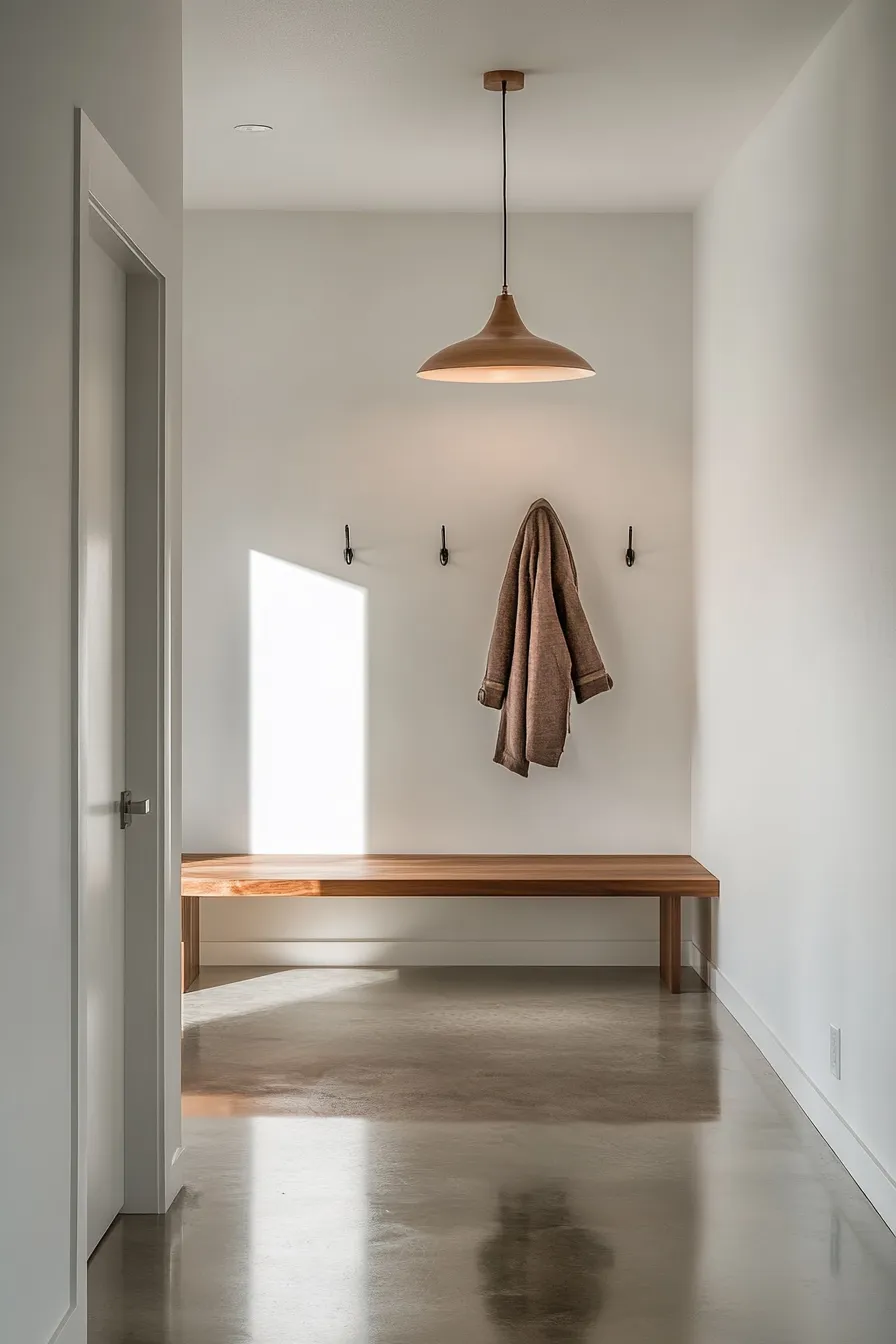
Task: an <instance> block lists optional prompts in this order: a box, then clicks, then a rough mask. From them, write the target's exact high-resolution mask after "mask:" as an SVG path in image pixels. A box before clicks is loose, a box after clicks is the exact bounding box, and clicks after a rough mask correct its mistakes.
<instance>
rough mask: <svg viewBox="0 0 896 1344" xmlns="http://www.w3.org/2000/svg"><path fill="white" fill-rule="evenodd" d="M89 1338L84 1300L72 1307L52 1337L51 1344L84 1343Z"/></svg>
mask: <svg viewBox="0 0 896 1344" xmlns="http://www.w3.org/2000/svg"><path fill="white" fill-rule="evenodd" d="M86 1338H87V1308H86V1305H85V1303H84V1301H83V1300H82V1301H81V1302H79V1304H78V1305H77V1306H76V1307H74V1308H72V1309H71V1310H70V1311H69V1312H68V1313H67V1314H66V1315H65V1317H64V1318H63V1320H62V1321H61V1322H60V1324H59V1327H58V1329H57V1330H56V1331H55V1333H54V1334H53V1335H51V1337H50V1344H84V1341H85V1340H86Z"/></svg>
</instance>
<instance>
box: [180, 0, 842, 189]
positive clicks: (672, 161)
mask: <svg viewBox="0 0 896 1344" xmlns="http://www.w3.org/2000/svg"><path fill="white" fill-rule="evenodd" d="M845 7H846V6H845V0H184V120H185V132H184V133H185V164H184V175H185V182H184V191H185V199H186V204H187V206H188V207H190V208H197V209H198V208H212V209H217V208H221V209H225V208H249V209H295V210H390V209H391V210H490V209H494V208H496V207H497V206H498V205H499V203H500V98H499V97H498V96H497V95H495V94H490V93H486V92H484V90H483V89H482V82H481V74H482V71H483V70H487V69H490V68H492V67H501V68H519V69H523V70H525V71H526V72H527V81H526V89H525V90H524V91H523V92H522V93H518V94H514V95H512V96H510V97H508V106H507V112H508V134H509V144H510V150H509V152H510V177H509V190H510V205H511V208H512V209H513V208H515V209H524V210H571V211H573V210H606V209H610V210H622V209H663V208H667V209H676V208H682V207H685V208H686V207H689V206H691V205H693V204H694V203H695V202H696V201H697V200H698V199H699V198H700V196H701V195H702V193H703V192H704V191H705V189H706V188H707V186H708V185H709V184H710V183H711V182H712V180H713V179H714V177H715V176H716V174H717V173H718V172H719V170H720V168H721V167H722V166H723V164H724V163H725V160H726V158H727V157H728V156H729V155H730V154H731V153H732V151H733V150H734V149H735V148H736V147H737V146H738V145H739V144H740V143H741V142H742V141H743V140H744V138H745V137H746V135H747V134H748V133H749V131H750V130H751V129H752V128H753V126H755V125H756V124H757V123H758V122H759V120H760V119H761V118H762V116H763V114H764V113H765V112H766V111H767V110H768V108H769V107H770V106H771V105H772V103H773V102H774V100H775V99H776V98H777V97H778V95H779V94H780V93H781V92H782V91H783V89H784V88H785V87H786V85H787V83H788V82H789V80H790V79H791V78H792V77H793V75H794V74H795V73H796V71H797V70H798V69H799V67H800V65H801V64H802V63H803V61H805V60H806V58H807V57H808V56H809V54H810V52H811V51H812V50H813V48H814V47H815V46H816V45H817V43H818V42H819V41H820V39H821V37H822V36H823V35H824V33H825V32H826V31H827V29H828V28H829V27H830V26H831V24H832V23H833V22H834V20H835V19H836V18H837V16H838V15H839V14H840V13H841V12H842V11H843V10H844V8H845ZM247 121H260V122H270V123H271V124H272V125H273V126H274V131H273V134H271V135H265V136H257V135H256V136H253V135H238V134H236V133H235V132H234V131H233V129H232V128H233V126H234V124H235V123H236V122H247Z"/></svg>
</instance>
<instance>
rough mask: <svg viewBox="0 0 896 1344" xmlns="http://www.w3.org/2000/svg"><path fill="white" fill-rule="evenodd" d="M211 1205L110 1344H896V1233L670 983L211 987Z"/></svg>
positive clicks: (191, 1219) (126, 1238) (129, 1275)
mask: <svg viewBox="0 0 896 1344" xmlns="http://www.w3.org/2000/svg"><path fill="white" fill-rule="evenodd" d="M204 976H205V978H204V979H203V980H201V981H200V988H199V989H198V991H196V992H194V993H192V994H190V995H189V996H188V997H187V999H186V1001H185V1024H186V1029H185V1036H184V1078H185V1142H186V1144H187V1145H188V1158H187V1173H186V1175H187V1188H186V1189H185V1191H184V1193H183V1194H182V1195H181V1197H180V1199H179V1200H178V1201H177V1203H176V1205H175V1207H174V1209H173V1210H172V1212H171V1213H170V1214H169V1216H168V1217H167V1218H165V1219H160V1218H121V1219H119V1221H118V1222H117V1223H116V1224H115V1225H114V1227H113V1228H112V1230H111V1231H110V1233H109V1234H108V1236H107V1237H106V1239H105V1241H104V1242H103V1243H102V1245H101V1246H100V1248H99V1250H98V1251H97V1253H96V1255H95V1256H94V1258H93V1260H92V1262H91V1266H90V1274H89V1302H90V1341H91V1344H124V1342H125V1341H132V1342H133V1344H237V1342H239V1344H287V1341H289V1344H365V1342H369V1344H501V1341H515V1344H585V1342H586V1341H591V1342H593V1344H893V1341H894V1340H896V1238H894V1237H893V1236H892V1235H891V1234H890V1233H889V1232H888V1230H887V1229H886V1228H885V1226H884V1225H883V1223H882V1222H881V1221H880V1219H879V1218H878V1217H877V1215H876V1214H875V1213H874V1211H873V1210H872V1209H871V1207H870V1205H869V1204H868V1203H867V1202H866V1201H865V1199H864V1198H863V1196H862V1195H861V1194H860V1192H859V1191H858V1189H857V1188H856V1186H855V1185H854V1184H853V1183H852V1181H851V1180H850V1179H849V1177H848V1176H847V1175H846V1173H845V1172H844V1171H843V1169H842V1168H841V1167H840V1166H839V1164H838V1163H837V1162H836V1160H835V1159H834V1158H833V1155H832V1154H831V1152H830V1150H829V1149H828V1148H827V1147H826V1145H825V1144H824V1143H823V1142H822V1140H821V1139H820V1138H819V1136H818V1135H817V1133H816V1132H815V1130H814V1129H813V1128H812V1127H811V1126H810V1125H809V1123H808V1121H806V1120H805V1118H804V1117H803V1116H802V1114H801V1113H800V1112H799V1110H798V1109H797V1108H796V1106H795V1105H794V1104H793V1102H792V1101H791V1100H790V1098H789V1096H788V1094H787V1093H786V1092H785V1090H784V1089H783V1087H782V1086H781V1084H780V1083H779V1082H778V1080H777V1079H776V1077H775V1076H774V1074H773V1073H772V1072H771V1070H770V1069H769V1068H768V1066H767V1065H766V1064H765V1062H764V1060H763V1059H762V1057H761V1056H760V1055H759V1054H758V1053H757V1052H756V1050H755V1049H754V1047H753V1046H752V1044H751V1043H750V1042H749V1040H748V1039H747V1038H746V1037H745V1036H744V1035H743V1033H742V1032H741V1031H740V1029H739V1028H738V1027H737V1026H736V1024H735V1023H734V1022H733V1021H732V1019H731V1018H730V1017H729V1016H728V1015H727V1014H726V1013H725V1011H724V1009H722V1008H721V1007H720V1006H719V1005H718V1004H717V1003H716V1002H715V1001H714V1000H713V999H712V998H711V996H709V995H707V994H705V993H689V994H684V995H682V996H681V997H680V998H674V997H672V996H669V995H666V994H665V993H663V992H662V991H660V990H659V988H658V987H657V985H656V984H655V981H654V976H653V975H652V974H650V973H649V972H646V973H645V972H637V971H635V972H612V971H607V972H598V973H577V972H570V971H565V972H562V973H548V974H540V973H538V972H517V973H500V972H477V973H469V974H459V973H455V974H449V973H438V972H432V973H426V972H412V973H401V974H398V973H396V972H376V971H373V972H371V971H367V972H364V971H358V972H352V971H286V972H283V971H280V972H273V973H258V972H246V973H240V972H231V971H227V972H216V973H209V972H206V973H204Z"/></svg>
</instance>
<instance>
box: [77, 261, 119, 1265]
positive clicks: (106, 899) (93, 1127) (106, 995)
mask: <svg viewBox="0 0 896 1344" xmlns="http://www.w3.org/2000/svg"><path fill="white" fill-rule="evenodd" d="M82 285H83V292H82V308H81V322H82V343H83V344H82V359H83V372H84V381H83V383H82V388H83V392H82V395H83V407H82V410H83V421H82V425H83V431H82V439H81V446H80V454H81V458H80V464H81V491H82V500H81V503H82V511H83V512H82V517H83V525H84V536H85V550H84V558H85V598H86V613H85V628H84V656H85V670H86V699H87V705H86V724H85V727H86V751H85V758H84V765H83V770H84V779H83V781H82V787H83V790H84V801H85V815H84V907H83V939H84V948H83V952H84V960H83V969H84V976H85V984H86V1003H87V1041H86V1060H85V1086H86V1109H87V1115H86V1121H87V1253H88V1255H89V1254H90V1253H91V1252H92V1251H93V1250H94V1249H95V1247H96V1245H97V1243H98V1242H99V1241H100V1239H101V1238H102V1236H103V1234H104V1233H105V1231H106V1229H107V1228H108V1227H109V1225H110V1223H111V1222H112V1221H113V1219H114V1218H115V1217H116V1215H117V1214H118V1213H119V1212H120V1210H121V1207H122V1205H123V1204H124V845H125V834H126V832H125V831H123V830H122V829H121V827H120V821H119V812H118V803H119V796H120V793H121V790H122V789H123V788H124V787H125V778H124V766H125V759H124V725H125V717H124V714H125V702H124V671H125V669H124V650H125V643H124V613H125V608H124V553H125V552H124V540H125V534H124V529H125V496H124V485H125V475H124V471H125V295H126V289H125V287H126V280H125V274H124V272H123V271H122V270H121V269H120V267H119V266H117V265H116V263H115V262H114V261H113V260H112V259H111V257H109V256H107V255H106V253H105V252H103V251H102V249H101V248H100V247H99V245H98V244H97V243H96V242H94V241H93V239H91V240H90V242H89V244H88V247H87V258H86V266H85V268H84V270H83V272H82Z"/></svg>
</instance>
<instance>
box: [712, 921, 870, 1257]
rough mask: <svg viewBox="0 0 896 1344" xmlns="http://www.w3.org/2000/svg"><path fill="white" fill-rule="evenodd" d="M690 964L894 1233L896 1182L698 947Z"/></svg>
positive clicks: (769, 1029)
mask: <svg viewBox="0 0 896 1344" xmlns="http://www.w3.org/2000/svg"><path fill="white" fill-rule="evenodd" d="M690 964H691V966H693V968H694V970H695V971H696V972H697V974H698V975H699V976H701V977H702V979H703V980H705V981H706V983H707V985H708V986H709V988H710V989H711V990H712V992H713V994H715V996H716V998H717V999H718V1000H719V1002H720V1003H721V1004H724V1006H725V1007H726V1008H727V1009H728V1012H729V1013H730V1014H731V1016H732V1017H733V1018H734V1020H735V1021H736V1022H737V1023H738V1024H739V1025H740V1026H741V1027H743V1029H744V1031H745V1032H746V1033H747V1035H748V1036H749V1037H750V1039H751V1040H752V1042H753V1044H754V1045H755V1046H756V1047H757V1049H758V1050H759V1051H760V1052H761V1053H762V1054H763V1055H764V1056H765V1058H766V1059H767V1060H768V1062H769V1064H770V1065H771V1066H772V1068H773V1069H774V1071H775V1073H776V1074H777V1075H778V1077H779V1078H780V1079H781V1082H782V1083H783V1084H784V1086H785V1087H786V1088H787V1090H788V1092H790V1094H791V1095H792V1096H793V1098H794V1100H795V1101H796V1103H797V1105H798V1106H799V1107H800V1109H801V1110H802V1111H803V1112H805V1114H806V1115H807V1116H808V1118H809V1119H810V1120H811V1122H812V1124H813V1125H814V1126H815V1128H816V1129H817V1130H818V1132H819V1134H820V1135H821V1137H822V1138H823V1139H824V1141H825V1142H826V1143H827V1145H828V1147H829V1148H831V1149H832V1150H833V1152H834V1153H835V1154H836V1155H837V1157H838V1158H839V1159H840V1161H841V1162H842V1163H843V1165H844V1167H845V1168H846V1170H847V1171H848V1172H849V1174H850V1176H851V1177H852V1178H853V1180H854V1181H855V1183H856V1185H857V1186H858V1187H859V1189H860V1190H861V1191H862V1192H863V1193H864V1194H865V1196H866V1197H867V1198H868V1199H869V1200H870V1202H871V1203H872V1204H873V1205H874V1207H875V1208H876V1209H877V1211H878V1213H879V1214H880V1216H881V1218H883V1220H884V1222H885V1223H886V1224H887V1226H888V1227H889V1228H890V1230H891V1231H892V1232H896V1179H894V1178H893V1177H892V1176H891V1175H890V1173H889V1172H888V1171H887V1170H886V1168H885V1167H882V1166H881V1164H880V1163H879V1162H878V1160H877V1158H876V1157H875V1156H874V1154H873V1153H872V1152H871V1150H870V1149H869V1148H867V1147H866V1146H865V1144H864V1143H863V1142H862V1140H861V1139H860V1138H859V1136H858V1134H856V1132H855V1130H854V1129H852V1128H851V1127H850V1126H849V1125H848V1124H847V1122H846V1121H845V1120H844V1119H843V1116H842V1115H841V1114H840V1112H839V1111H838V1110H837V1109H836V1108H835V1107H834V1106H832V1105H831V1103H830V1101H829V1100H828V1098H827V1097H826V1096H825V1095H824V1093H822V1092H820V1091H819V1089H818V1088H817V1087H816V1085H815V1083H814V1082H813V1081H812V1079H811V1078H810V1077H809V1075H808V1074H807V1073H806V1072H805V1071H804V1070H803V1069H802V1067H801V1066H800V1065H799V1064H798V1063H797V1061H796V1060H795V1059H794V1058H793V1055H791V1054H790V1052H789V1050H787V1048H786V1047H785V1046H784V1045H782V1044H781V1042H780V1041H779V1040H778V1038H777V1036H776V1035H775V1033H774V1032H773V1031H772V1030H771V1028H770V1027H768V1026H766V1024H765V1022H763V1020H762V1018H761V1017H760V1016H759V1014H758V1013H757V1012H756V1011H755V1010H754V1009H753V1008H751V1007H750V1005H749V1003H747V1001H746V999H744V998H743V997H742V995H741V994H740V993H739V992H738V991H737V990H736V989H735V988H734V986H733V985H732V983H731V981H730V980H728V979H727V978H726V977H725V976H724V975H723V974H722V972H721V971H720V970H719V968H718V967H717V966H715V965H714V964H713V963H712V962H711V961H710V960H709V958H708V957H706V956H705V955H704V954H703V952H701V951H700V949H699V948H698V947H697V946H696V945H695V944H694V943H691V944H690Z"/></svg>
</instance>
